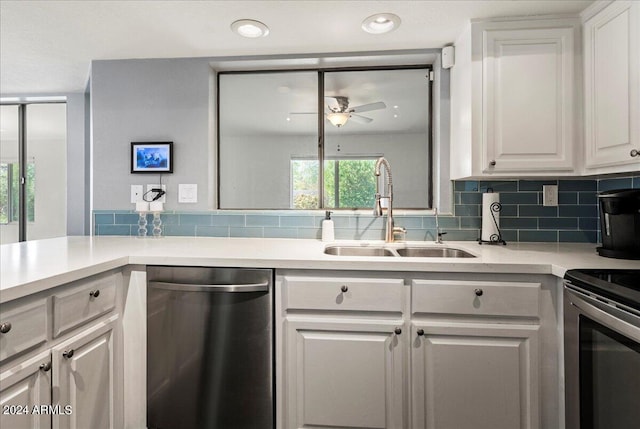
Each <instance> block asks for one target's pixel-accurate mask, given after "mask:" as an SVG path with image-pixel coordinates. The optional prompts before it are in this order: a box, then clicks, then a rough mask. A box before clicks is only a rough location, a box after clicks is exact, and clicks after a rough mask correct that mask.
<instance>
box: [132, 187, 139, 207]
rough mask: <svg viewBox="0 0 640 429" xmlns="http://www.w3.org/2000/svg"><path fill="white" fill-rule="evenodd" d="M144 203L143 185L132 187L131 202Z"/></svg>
mask: <svg viewBox="0 0 640 429" xmlns="http://www.w3.org/2000/svg"><path fill="white" fill-rule="evenodd" d="M138 201H142V185H131V202H132V203H133V204H135V203H137V202H138Z"/></svg>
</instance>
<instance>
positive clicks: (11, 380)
mask: <svg viewBox="0 0 640 429" xmlns="http://www.w3.org/2000/svg"><path fill="white" fill-rule="evenodd" d="M41 365H43V367H42V368H41ZM50 405H51V355H50V354H49V352H48V351H47V352H45V353H41V354H39V355H37V356H35V357H33V358H31V359H28V360H26V361H24V362H20V363H18V364H17V365H16V366H14V367H13V368H10V369H8V370H6V371H4V372H3V373H2V374H0V407H1V408H0V428H11V429H23V428H24V429H46V428H50V427H51V414H50V411H51V409H50V408H49V406H50ZM34 407H35V408H34Z"/></svg>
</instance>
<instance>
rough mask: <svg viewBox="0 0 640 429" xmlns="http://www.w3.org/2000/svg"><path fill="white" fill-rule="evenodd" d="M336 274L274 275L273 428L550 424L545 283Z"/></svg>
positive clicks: (483, 428)
mask: <svg viewBox="0 0 640 429" xmlns="http://www.w3.org/2000/svg"><path fill="white" fill-rule="evenodd" d="M331 274H333V276H331ZM383 274H386V275H388V273H383ZM339 275H341V273H339V272H335V273H330V274H328V275H327V276H326V277H323V276H322V275H315V276H308V277H305V276H303V275H301V274H300V273H299V272H295V276H294V275H291V276H287V275H279V276H277V283H278V285H279V288H278V289H279V291H278V293H279V294H280V295H279V296H278V298H277V299H278V300H279V302H280V309H279V315H280V316H279V317H280V319H279V320H277V321H276V323H277V324H278V325H279V326H280V329H281V337H282V340H281V342H280V343H277V344H278V350H279V351H278V352H277V353H279V357H280V358H278V356H277V357H276V362H277V365H278V368H277V374H280V377H281V380H280V381H279V386H280V391H281V392H283V393H282V394H281V395H279V399H278V401H279V402H278V409H279V413H280V414H279V415H280V416H281V420H279V421H278V426H277V427H278V428H279V429H300V428H317V429H320V428H327V429H328V428H332V429H333V428H367V429H369V428H394V429H402V428H405V429H406V428H411V429H540V428H542V427H554V426H556V423H554V422H556V421H559V417H558V416H557V415H556V414H557V413H555V412H554V411H553V410H555V405H552V406H549V404H548V403H546V402H545V404H546V405H545V407H546V408H545V409H546V411H545V412H546V413H547V414H546V415H544V416H543V412H542V408H543V407H542V406H541V397H542V395H543V394H545V393H546V394H549V395H550V396H551V400H552V401H554V402H555V398H557V394H556V393H554V389H555V388H554V386H553V384H554V383H557V374H555V375H554V371H557V368H558V367H557V363H556V360H555V358H551V357H542V356H541V354H542V353H543V352H542V350H547V351H548V350H555V348H554V347H557V346H554V341H557V340H555V339H554V338H555V336H554V334H553V332H554V331H556V330H557V327H555V326H551V325H550V324H549V323H548V321H545V322H544V323H542V322H541V318H542V315H543V314H552V313H553V310H552V309H551V307H550V304H549V300H550V299H551V295H550V291H549V289H548V285H547V283H544V282H532V281H523V279H525V280H526V279H528V278H527V277H524V276H511V277H509V278H511V279H512V280H509V278H505V280H504V281H494V280H493V279H491V277H490V276H481V278H479V279H478V280H471V279H473V278H474V276H472V275H467V276H466V279H465V280H462V279H460V280H456V279H453V278H452V277H451V276H443V277H445V279H442V280H440V279H420V278H418V279H407V278H400V279H398V278H395V279H394V278H386V279H380V278H375V274H370V275H371V277H372V278H370V279H367V278H355V279H354V278H350V277H346V276H345V277H337V276H339ZM342 275H343V276H344V273H343V274H342ZM398 276H402V274H399V275H398ZM419 276H424V275H422V274H420V273H416V277H419ZM545 281H546V280H545ZM543 283H544V285H545V286H544V289H545V290H544V291H543ZM380 288H383V289H384V290H383V291H382V293H380V294H377V293H376V291H378V292H380V290H379V289H380ZM376 297H377V298H376ZM363 309H366V311H363ZM550 317H552V316H550ZM277 336H278V335H276V337H277ZM542 338H546V339H544V340H543V339H542ZM277 341H278V340H277ZM555 344H557V342H556V343H555ZM545 366H546V367H547V368H546V369H545ZM554 368H555V369H554ZM543 373H544V374H543ZM545 376H546V377H547V378H548V379H547V380H546V381H545V383H544V385H543V383H542V382H541V380H542V378H543V377H545ZM554 380H556V381H554ZM557 385H558V384H556V386H557ZM544 400H546V399H544ZM547 402H548V401H547ZM549 424H553V425H554V426H548V425H549Z"/></svg>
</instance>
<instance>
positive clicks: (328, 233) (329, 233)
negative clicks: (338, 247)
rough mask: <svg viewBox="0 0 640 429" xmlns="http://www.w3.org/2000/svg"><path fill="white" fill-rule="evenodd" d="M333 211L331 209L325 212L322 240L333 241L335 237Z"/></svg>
mask: <svg viewBox="0 0 640 429" xmlns="http://www.w3.org/2000/svg"><path fill="white" fill-rule="evenodd" d="M331 213H332V212H330V211H329V210H327V211H326V212H324V220H323V221H322V241H333V240H334V239H335V235H334V231H333V220H331Z"/></svg>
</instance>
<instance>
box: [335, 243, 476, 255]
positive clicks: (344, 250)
mask: <svg viewBox="0 0 640 429" xmlns="http://www.w3.org/2000/svg"><path fill="white" fill-rule="evenodd" d="M324 253H326V254H327V255H337V256H391V257H398V256H400V257H403V256H404V257H417V258H475V255H472V254H471V253H469V252H467V251H465V250H462V249H454V248H452V247H445V246H431V247H424V246H403V247H391V246H328V247H327V248H325V249H324Z"/></svg>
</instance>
